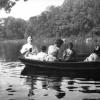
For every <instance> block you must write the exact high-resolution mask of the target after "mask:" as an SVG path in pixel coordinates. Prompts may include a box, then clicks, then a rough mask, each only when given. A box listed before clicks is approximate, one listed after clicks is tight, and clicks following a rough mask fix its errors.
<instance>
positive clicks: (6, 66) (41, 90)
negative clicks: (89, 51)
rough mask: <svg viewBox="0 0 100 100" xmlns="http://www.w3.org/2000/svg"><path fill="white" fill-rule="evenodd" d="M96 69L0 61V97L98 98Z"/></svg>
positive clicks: (41, 99)
mask: <svg viewBox="0 0 100 100" xmlns="http://www.w3.org/2000/svg"><path fill="white" fill-rule="evenodd" d="M99 76H100V74H99V72H98V73H97V72H94V71H90V72H88V71H87V72H72V71H66V72H58V71H41V70H35V69H31V68H25V66H24V65H23V64H22V63H20V62H0V100H100V78H99Z"/></svg>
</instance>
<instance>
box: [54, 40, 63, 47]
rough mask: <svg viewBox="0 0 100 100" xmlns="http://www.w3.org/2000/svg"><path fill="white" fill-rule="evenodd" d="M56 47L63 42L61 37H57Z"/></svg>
mask: <svg viewBox="0 0 100 100" xmlns="http://www.w3.org/2000/svg"><path fill="white" fill-rule="evenodd" d="M55 43H56V44H57V46H58V47H60V46H61V45H62V44H63V40H62V39H57V40H56V42H55Z"/></svg>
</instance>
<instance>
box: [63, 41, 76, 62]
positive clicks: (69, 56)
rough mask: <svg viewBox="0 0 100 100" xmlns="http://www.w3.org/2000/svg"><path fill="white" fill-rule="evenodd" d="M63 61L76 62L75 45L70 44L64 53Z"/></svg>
mask: <svg viewBox="0 0 100 100" xmlns="http://www.w3.org/2000/svg"><path fill="white" fill-rule="evenodd" d="M63 59H64V60H66V61H74V60H75V51H74V49H73V43H72V42H70V43H69V44H68V48H67V49H66V50H65V51H64V53H63Z"/></svg>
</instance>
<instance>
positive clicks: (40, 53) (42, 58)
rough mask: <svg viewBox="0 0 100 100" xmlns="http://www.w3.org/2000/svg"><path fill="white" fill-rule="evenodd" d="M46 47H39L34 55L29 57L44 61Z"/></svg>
mask: <svg viewBox="0 0 100 100" xmlns="http://www.w3.org/2000/svg"><path fill="white" fill-rule="evenodd" d="M46 52H47V47H46V46H42V47H41V51H40V52H39V53H38V54H37V55H36V56H33V57H31V59H34V60H40V61H46V57H47V55H48V54H47V53H46Z"/></svg>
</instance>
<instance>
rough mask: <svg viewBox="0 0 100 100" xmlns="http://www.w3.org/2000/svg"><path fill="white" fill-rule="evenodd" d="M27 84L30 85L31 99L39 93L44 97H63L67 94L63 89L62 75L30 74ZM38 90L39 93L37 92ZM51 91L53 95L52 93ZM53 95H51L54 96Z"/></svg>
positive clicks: (29, 93)
mask: <svg viewBox="0 0 100 100" xmlns="http://www.w3.org/2000/svg"><path fill="white" fill-rule="evenodd" d="M26 84H27V85H29V86H30V89H29V92H28V97H29V100H33V99H32V98H34V97H37V94H38V95H40V98H41V96H42V97H46V96H48V97H49V96H51V95H52V96H54V97H57V98H58V99H61V98H63V97H64V96H65V94H66V93H65V92H64V91H63V90H61V88H60V86H61V77H56V78H53V77H44V76H43V77H39V76H28V77H27V78H26ZM37 91H38V93H37ZM50 93H51V95H50ZM52 96H51V97H52Z"/></svg>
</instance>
